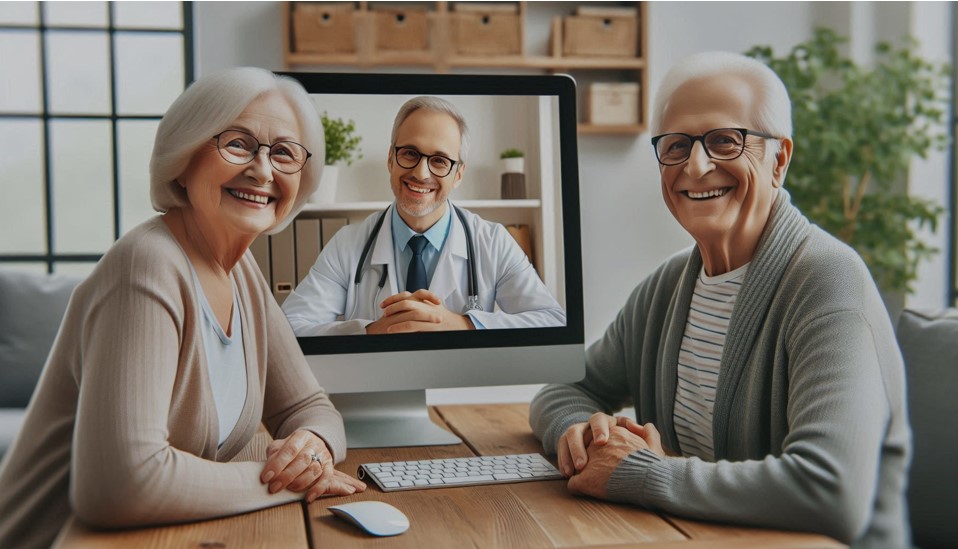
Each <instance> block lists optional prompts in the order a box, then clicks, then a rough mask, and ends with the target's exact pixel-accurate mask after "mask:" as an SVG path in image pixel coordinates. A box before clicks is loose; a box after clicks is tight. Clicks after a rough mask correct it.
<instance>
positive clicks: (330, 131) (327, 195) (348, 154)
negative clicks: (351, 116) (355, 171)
mask: <svg viewBox="0 0 958 549" xmlns="http://www.w3.org/2000/svg"><path fill="white" fill-rule="evenodd" d="M320 119H321V120H322V121H323V132H324V133H325V134H326V165H325V166H324V167H323V175H322V177H321V178H320V181H319V188H318V189H316V192H315V193H313V196H312V197H311V198H310V202H313V203H316V204H332V203H333V202H335V201H336V187H337V183H338V180H339V166H337V164H340V163H343V162H345V163H346V165H347V166H351V165H352V163H353V162H354V161H355V160H359V159H360V158H362V157H363V154H362V152H361V150H360V148H359V143H360V142H361V141H362V139H363V138H362V137H361V136H358V135H356V123H355V122H354V121H352V120H349V121H344V120H343V119H342V118H331V117H330V116H329V115H328V114H327V113H326V112H323V114H322V115H321V116H320Z"/></svg>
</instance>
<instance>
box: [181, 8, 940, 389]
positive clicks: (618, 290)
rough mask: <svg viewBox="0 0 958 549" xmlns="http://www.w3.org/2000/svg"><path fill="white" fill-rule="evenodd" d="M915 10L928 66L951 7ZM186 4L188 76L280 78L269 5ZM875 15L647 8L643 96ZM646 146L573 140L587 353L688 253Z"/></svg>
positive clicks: (875, 31) (872, 31) (640, 141)
mask: <svg viewBox="0 0 958 549" xmlns="http://www.w3.org/2000/svg"><path fill="white" fill-rule="evenodd" d="M918 4H921V5H920V6H918V5H912V7H911V8H910V11H911V14H912V18H911V27H910V28H907V29H904V30H903V31H901V32H908V31H909V30H910V31H911V32H912V33H913V34H914V35H915V36H918V37H920V38H922V39H923V40H929V42H930V44H929V45H928V46H927V47H930V48H933V51H934V52H936V53H935V55H938V52H939V51H940V50H941V49H942V45H943V44H945V43H946V40H947V39H948V37H949V36H950V35H949V32H950V24H951V19H950V17H945V15H944V14H943V13H942V12H943V11H948V10H950V8H948V7H944V5H943V4H932V5H928V4H931V3H918ZM194 5H195V6H196V18H195V29H196V55H197V67H198V74H203V73H204V72H207V71H209V70H212V69H215V68H221V67H225V66H232V65H240V64H255V65H259V66H263V67H266V68H270V69H283V68H284V65H283V60H282V51H281V48H280V37H279V33H280V28H281V21H280V15H279V14H280V7H279V6H278V5H277V4H272V3H263V2H249V3H233V2H222V3H220V2H215V3H208V2H198V3H196V4H194ZM876 9H878V8H876V7H875V6H872V5H871V4H870V3H869V4H866V5H864V6H856V5H850V4H845V3H840V4H834V3H823V4H819V3H814V2H651V3H650V4H649V24H648V29H649V37H648V48H649V52H650V56H649V59H648V61H649V69H648V70H649V86H650V87H651V89H652V90H653V93H654V90H655V89H657V87H658V84H659V82H660V81H661V79H662V77H663V76H664V74H665V71H666V70H667V69H668V67H670V66H671V65H672V64H673V63H674V62H675V61H677V60H678V59H680V58H681V57H683V56H685V55H688V54H691V53H695V52H699V51H707V50H713V49H721V50H729V51H742V52H743V51H745V50H747V49H748V48H750V47H751V46H754V45H770V46H772V47H773V48H774V49H775V51H776V52H780V53H781V52H784V51H787V50H788V49H790V48H791V47H792V46H794V45H795V44H797V43H799V42H801V41H803V40H805V39H807V38H808V37H809V36H810V34H811V31H812V29H813V27H814V26H816V25H820V24H835V26H837V27H842V25H845V26H846V28H845V32H848V29H849V27H848V26H849V25H851V27H850V28H851V29H855V28H856V27H855V25H858V27H857V28H859V29H864V30H858V31H857V32H858V33H859V36H864V35H866V34H869V35H871V36H872V37H874V36H879V37H881V38H882V39H889V36H888V35H887V33H888V27H889V24H888V22H887V20H888V17H884V18H883V17H881V16H875V15H874V14H873V13H874V11H875V10H876ZM882 9H884V10H885V11H884V12H882V13H889V10H893V11H895V12H896V13H903V12H904V11H908V9H906V8H904V7H903V6H902V4H900V3H895V4H892V5H891V6H888V7H885V8H882ZM530 11H532V10H530ZM535 13H537V12H533V14H532V18H533V20H531V21H530V22H529V23H528V24H530V25H536V26H539V25H545V26H547V25H548V22H547V20H535ZM949 13H950V11H949ZM931 42H933V44H931ZM649 137H650V136H649V135H648V134H647V133H646V134H642V135H639V136H638V137H621V136H617V137H612V136H581V137H580V138H579V166H580V169H579V174H580V186H581V196H582V200H581V204H582V205H581V216H582V243H583V253H582V256H583V263H584V273H583V282H584V286H585V288H584V298H585V326H586V329H585V335H586V341H587V342H591V341H594V340H595V339H597V338H598V337H599V336H600V335H601V334H602V332H603V331H604V329H605V327H606V326H607V325H608V323H609V322H610V321H611V320H612V319H613V317H614V316H615V314H616V313H617V311H618V310H619V308H620V307H621V305H622V303H623V302H624V300H625V298H626V296H627V295H628V294H629V292H630V291H631V290H632V288H633V287H634V286H635V285H636V284H637V283H638V282H639V281H640V280H641V279H642V278H643V277H644V276H646V275H647V274H648V273H649V272H650V271H651V270H652V269H654V268H655V267H656V266H657V265H658V264H659V263H661V262H662V261H663V260H664V259H665V258H667V257H668V256H669V255H671V254H673V253H675V252H677V251H679V250H680V249H683V248H685V247H687V246H690V245H691V243H692V241H691V239H690V238H689V237H688V235H687V234H686V233H685V232H684V231H683V229H682V228H681V227H680V226H679V225H678V223H677V222H675V220H674V219H673V218H672V216H671V214H669V212H668V210H667V209H666V208H665V206H664V204H663V203H662V198H661V192H660V188H659V179H658V167H657V165H656V161H655V158H654V155H653V153H652V150H651V146H650V145H649V142H648V139H649ZM796 154H801V151H796ZM945 164H946V162H945V161H944V159H943V158H940V159H933V160H931V161H930V162H929V163H926V165H922V166H920V167H917V168H916V169H918V170H919V171H918V172H917V173H920V174H921V179H922V180H923V181H924V182H926V183H927V184H924V183H923V184H921V185H915V184H914V183H913V184H912V188H913V189H916V190H917V189H920V192H922V193H927V194H928V195H929V196H935V197H942V196H944V192H945V191H944V189H945V186H946V185H947V172H946V171H945V169H946V166H945ZM915 173H916V172H913V175H914V174H915ZM926 187H927V188H926ZM940 238H944V237H943V236H941V237H940ZM944 262H945V259H944V257H943V256H942V258H940V260H939V261H938V262H937V263H940V265H938V264H936V265H931V266H928V267H926V268H924V269H923V271H922V276H923V277H924V278H927V283H926V282H925V280H922V281H921V283H920V284H919V286H920V287H921V290H920V292H919V294H918V296H920V297H916V298H915V301H924V300H926V299H927V300H933V299H932V297H933V296H937V295H942V294H943V292H944V290H943V283H944V274H943V265H944ZM926 296H932V297H926ZM939 301H940V300H939ZM533 389H534V388H532V387H522V388H514V389H510V390H503V389H489V390H455V391H433V392H431V394H430V400H431V401H433V402H435V401H440V400H442V401H456V402H464V401H496V400H499V401H502V400H513V401H514V400H523V399H527V398H529V396H531V394H532V391H533Z"/></svg>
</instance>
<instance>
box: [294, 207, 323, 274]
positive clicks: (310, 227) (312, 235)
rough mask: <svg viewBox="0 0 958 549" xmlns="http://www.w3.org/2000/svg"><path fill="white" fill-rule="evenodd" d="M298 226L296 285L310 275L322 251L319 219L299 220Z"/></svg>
mask: <svg viewBox="0 0 958 549" xmlns="http://www.w3.org/2000/svg"><path fill="white" fill-rule="evenodd" d="M295 226H296V284H299V283H300V282H302V281H303V279H304V278H306V275H307V274H309V269H310V267H312V266H313V263H315V262H316V257H317V256H319V250H320V234H319V220H318V219H297V220H296V221H295Z"/></svg>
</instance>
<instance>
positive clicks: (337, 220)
mask: <svg viewBox="0 0 958 549" xmlns="http://www.w3.org/2000/svg"><path fill="white" fill-rule="evenodd" d="M348 224H349V219H348V218H345V217H324V218H323V219H322V230H323V232H322V235H323V236H322V238H323V248H325V247H326V245H327V244H329V241H330V239H332V238H333V235H334V234H336V231H338V230H339V229H342V228H343V227H345V226H346V225H348Z"/></svg>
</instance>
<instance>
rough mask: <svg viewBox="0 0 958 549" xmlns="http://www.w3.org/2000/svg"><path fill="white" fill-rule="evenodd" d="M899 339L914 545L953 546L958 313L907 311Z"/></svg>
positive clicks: (957, 524) (957, 501) (957, 490)
mask: <svg viewBox="0 0 958 549" xmlns="http://www.w3.org/2000/svg"><path fill="white" fill-rule="evenodd" d="M897 335H898V344H899V346H900V347H901V352H902V356H903V357H904V359H905V369H906V373H907V383H908V413H909V416H910V417H909V419H910V421H911V427H912V433H913V442H914V454H913V455H914V459H913V460H912V465H911V474H910V477H909V488H908V505H909V511H910V514H911V525H912V536H913V541H914V543H915V544H917V545H918V546H920V547H946V546H952V545H951V544H953V543H954V541H955V540H956V539H958V521H956V520H955V516H954V513H955V509H958V473H956V468H955V467H956V464H958V394H956V391H958V309H949V310H946V311H941V312H922V311H914V310H908V309H906V310H905V311H904V312H902V314H901V316H900V317H899V320H898V329H897Z"/></svg>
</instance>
